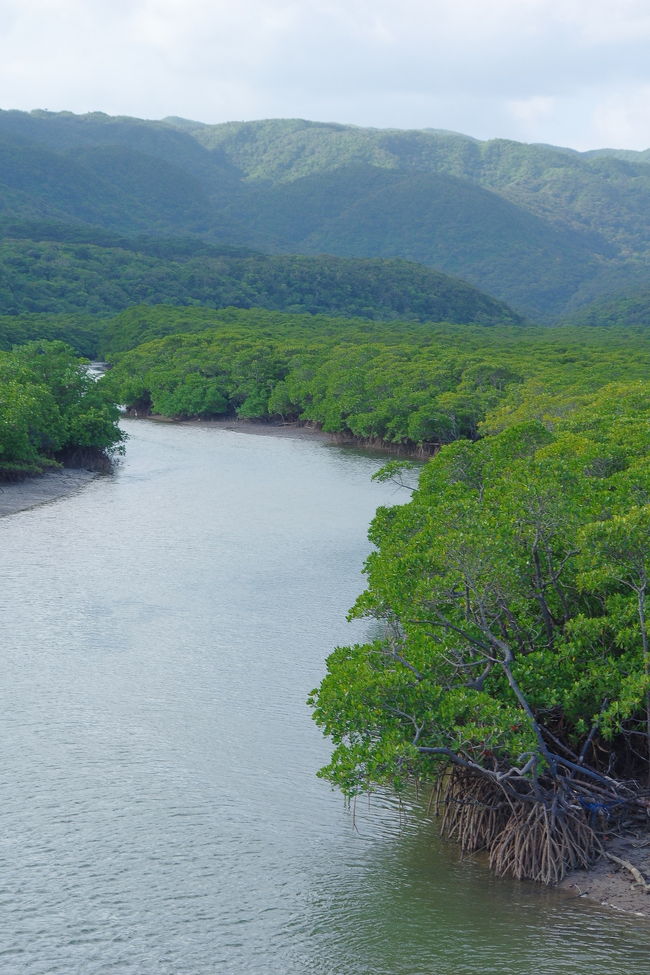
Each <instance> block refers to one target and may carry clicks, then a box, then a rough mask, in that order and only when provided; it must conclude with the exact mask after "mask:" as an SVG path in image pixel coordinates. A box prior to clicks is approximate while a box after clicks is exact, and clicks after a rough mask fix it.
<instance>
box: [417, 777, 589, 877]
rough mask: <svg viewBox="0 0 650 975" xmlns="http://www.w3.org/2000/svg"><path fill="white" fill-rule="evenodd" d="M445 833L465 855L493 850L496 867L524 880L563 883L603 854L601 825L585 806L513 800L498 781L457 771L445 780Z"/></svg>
mask: <svg viewBox="0 0 650 975" xmlns="http://www.w3.org/2000/svg"><path fill="white" fill-rule="evenodd" d="M436 810H437V812H438V813H441V815H442V830H443V832H444V833H445V835H447V836H448V837H450V838H452V839H454V840H456V842H458V843H459V845H460V847H461V849H462V850H463V852H472V851H476V850H487V852H488V854H489V861H490V867H491V868H492V869H493V870H494V871H495V872H496V873H497V874H499V875H501V876H505V875H509V876H512V877H515V878H516V879H518V880H524V879H527V880H534V881H537V882H539V883H543V884H557V883H559V881H560V880H562V878H563V876H564V875H565V873H566V872H567V870H572V869H575V868H585V869H586V868H588V867H589V866H590V865H591V864H592V863H593V862H594V861H595V860H596V859H597V858H598V857H599V856H600V855H601V854H602V852H603V850H602V845H601V842H600V839H599V835H598V831H597V828H596V825H595V824H594V823H592V822H590V820H589V818H588V815H587V813H586V811H585V810H584V809H583V808H582V807H581V806H580V804H579V803H575V804H574V803H570V802H568V801H566V800H564V801H562V802H560V801H559V799H558V796H557V795H556V796H555V797H554V798H552V799H549V800H548V801H546V800H545V799H544V798H535V799H531V797H530V796H526V797H524V798H523V799H522V800H517V799H512V798H511V797H510V796H507V795H506V794H505V793H504V791H503V790H502V789H501V788H500V787H499V786H498V785H497V784H496V783H495V782H494V781H492V780H489V779H483V778H481V777H479V776H476V775H472V774H468V773H467V772H465V771H464V770H462V769H461V770H459V769H453V770H451V771H450V772H448V773H447V774H446V775H445V776H444V777H443V779H441V780H440V783H439V786H438V791H437V795H436Z"/></svg>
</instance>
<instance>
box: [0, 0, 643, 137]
mask: <svg viewBox="0 0 650 975" xmlns="http://www.w3.org/2000/svg"><path fill="white" fill-rule="evenodd" d="M0 26H1V28H2V29H1V30H0V108H4V109H24V110H31V109H47V110H50V111H72V112H76V113H84V112H89V111H102V112H106V113H108V114H109V115H132V116H136V117H138V118H149V119H156V118H164V117H165V116H170V115H175V116H181V117H183V118H190V119H195V120H198V121H202V122H209V123H217V122H227V121H232V120H250V119H261V118H304V119H312V120H315V121H321V122H342V123H347V124H354V125H360V126H374V127H377V128H398V129H411V128H434V129H450V130H452V131H456V132H463V133H465V134H467V135H472V136H474V137H476V138H479V139H490V138H508V139H515V140H518V141H522V142H546V143H551V144H553V145H562V146H570V147H571V148H574V149H580V150H584V149H592V148H600V147H612V148H623V149H646V148H648V147H650V0H239V2H237V0H0Z"/></svg>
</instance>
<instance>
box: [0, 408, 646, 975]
mask: <svg viewBox="0 0 650 975" xmlns="http://www.w3.org/2000/svg"><path fill="white" fill-rule="evenodd" d="M125 426H126V428H127V430H128V433H129V435H130V437H131V439H130V441H129V446H128V450H127V455H126V458H125V460H124V462H123V463H122V465H121V467H120V470H119V472H118V473H117V475H115V476H114V477H102V478H98V479H97V480H95V481H93V482H92V483H91V484H90V485H89V486H87V487H86V488H84V490H82V491H81V492H79V493H78V494H76V495H73V496H69V497H67V498H64V499H60V500H58V501H56V502H53V503H51V504H46V505H42V506H40V507H38V508H34V509H31V510H29V511H24V512H21V513H18V514H15V515H12V516H10V517H7V518H4V519H2V520H0V545H1V546H2V548H1V551H2V587H1V590H0V601H1V602H2V604H3V606H2V616H1V620H2V623H1V625H2V643H1V653H2V682H1V690H0V695H1V700H0V730H1V733H2V759H1V765H0V767H1V784H2V800H1V802H0V827H1V828H0V972H2V973H3V975H100V973H101V975H104V973H106V975H109V973H111V975H222V973H223V975H276V973H277V975H452V973H453V975H479V973H480V975H529V973H533V972H535V973H537V975H564V973H566V975H569V973H571V975H574V973H575V972H584V973H587V975H601V973H602V975H605V973H607V975H623V973H626V975H628V973H630V975H643V973H646V972H649V971H650V927H649V926H648V925H647V923H645V922H643V921H639V920H638V919H635V918H625V917H617V916H615V915H614V916H612V915H611V914H609V913H608V912H605V911H604V910H602V909H600V908H598V907H597V906H593V905H589V904H585V903H584V902H583V901H578V900H573V899H569V898H567V896H566V895H564V894H561V893H558V892H556V891H549V890H544V889H541V888H538V887H536V886H534V885H532V884H522V883H513V882H510V881H504V880H497V879H495V878H494V877H492V876H491V875H490V874H489V873H488V872H487V871H486V870H485V868H484V867H483V866H482V864H481V863H477V862H474V861H472V860H466V861H460V862H459V861H458V859H457V856H456V851H455V850H454V849H453V848H450V847H448V846H446V845H445V844H444V843H441V842H440V840H439V838H438V836H437V833H436V829H435V825H434V824H432V823H431V822H430V821H429V820H428V819H427V817H426V815H425V812H424V810H422V809H420V808H419V807H418V805H417V803H415V804H414V808H409V809H401V808H400V807H399V805H398V804H397V803H396V802H395V801H394V800H392V799H391V798H390V797H387V796H382V795H376V796H374V797H372V799H371V800H370V801H367V800H363V801H359V802H358V803H357V806H356V810H355V811H354V817H353V815H352V811H351V810H347V809H346V808H345V807H344V804H343V802H342V800H341V798H340V796H339V795H337V794H336V793H335V792H333V791H332V790H331V789H330V788H329V786H328V785H327V784H326V783H324V782H322V781H321V780H319V779H317V778H316V775H315V773H316V770H317V769H318V768H319V766H321V765H322V764H324V763H325V762H326V760H327V757H328V753H329V746H328V743H327V742H326V741H325V740H323V739H322V737H321V735H320V732H319V731H318V729H317V728H316V727H315V726H314V725H313V722H312V721H311V719H310V716H309V711H308V709H307V707H306V705H305V698H306V696H307V694H308V692H309V690H310V689H311V688H312V687H313V686H315V685H316V684H317V683H318V681H319V680H320V678H321V676H322V674H323V670H324V660H325V657H326V655H327V653H328V652H329V650H330V649H331V648H332V647H333V646H334V645H335V644H336V643H341V642H350V641H354V640H355V639H356V640H358V639H362V638H363V635H364V624H362V623H359V622H357V623H355V624H348V623H346V622H345V613H346V611H347V609H348V608H349V606H350V605H351V603H352V602H353V600H354V597H355V595H356V594H357V593H358V592H359V591H360V590H361V588H362V587H363V577H362V576H361V574H360V567H361V564H362V562H363V559H364V557H365V554H366V553H367V551H368V542H367V541H366V537H365V533H366V528H367V524H368V521H369V519H370V517H371V516H372V513H373V511H374V509H375V508H376V506H377V505H378V504H386V503H388V504H394V503H398V502H399V501H401V500H402V497H401V496H400V494H399V493H397V492H396V489H394V488H393V487H392V486H390V485H385V484H376V483H373V482H371V480H370V475H371V474H372V472H373V471H374V470H375V469H376V468H377V467H378V466H379V464H380V463H381V461H380V460H379V459H377V458H375V457H373V456H369V455H364V454H362V453H359V452H355V451H349V450H346V449H344V448H340V447H336V446H332V445H330V444H327V443H325V442H323V441H320V440H312V439H305V438H302V439H301V438H297V439H294V438H291V437H280V436H257V435H251V434H246V433H239V432H231V431H228V430H225V429H218V428H215V427H207V426H206V427H202V426H201V425H200V424H197V425H194V426H178V425H173V424H155V423H151V422H146V421H126V422H125Z"/></svg>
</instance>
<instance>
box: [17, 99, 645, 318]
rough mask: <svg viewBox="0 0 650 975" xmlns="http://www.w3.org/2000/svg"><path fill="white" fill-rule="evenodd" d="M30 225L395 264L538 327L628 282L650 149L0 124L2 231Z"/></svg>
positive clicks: (90, 119)
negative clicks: (495, 302)
mask: <svg viewBox="0 0 650 975" xmlns="http://www.w3.org/2000/svg"><path fill="white" fill-rule="evenodd" d="M43 218H47V219H48V220H50V221H54V222H58V223H59V224H61V223H68V224H74V225H76V226H77V227H78V228H79V227H82V226H84V225H88V224H91V225H94V226H95V227H99V228H103V229H104V230H107V231H111V232H113V233H115V234H117V235H125V236H134V235H142V234H146V235H148V236H150V237H151V236H153V237H169V236H176V237H178V236H183V237H187V236H193V237H198V238H200V239H203V240H205V241H208V242H218V243H219V244H222V245H238V246H241V247H248V248H255V249H258V250H259V249H263V250H266V251H271V252H274V253H276V254H279V253H285V254H288V253H297V254H309V255H317V254H320V253H329V254H333V255H338V256H350V257H364V258H370V257H382V258H388V257H389V258H393V257H395V258H403V259H407V260H409V261H416V262H419V263H420V264H424V265H427V266H429V267H433V268H437V269H439V270H441V271H444V272H447V273H450V274H453V275H456V276H458V277H461V278H464V279H465V280H467V281H468V282H470V283H471V284H473V285H475V286H476V287H479V288H481V289H483V290H485V291H488V292H490V293H491V294H494V295H496V296H497V297H498V298H499V299H501V300H503V301H507V302H509V303H510V304H512V305H513V306H514V307H516V308H517V309H518V310H519V311H520V312H522V313H523V314H525V315H527V316H529V317H535V318H538V319H539V320H542V321H547V322H550V321H554V320H557V319H558V318H560V317H562V316H565V315H567V314H569V313H571V314H573V313H575V312H576V311H577V309H578V308H579V307H580V306H581V305H584V304H586V303H589V302H592V301H594V300H597V299H599V298H601V297H602V296H606V295H608V294H610V295H611V294H615V293H620V292H622V291H624V290H625V289H626V288H627V287H628V283H629V282H631V281H633V282H638V281H639V278H640V276H642V275H643V273H644V268H645V266H646V262H647V260H648V257H649V255H650V150H649V151H648V152H645V153H633V152H627V151H617V150H611V149H603V150H598V151H595V152H589V153H578V152H574V151H572V150H568V149H563V148H556V147H552V146H545V145H524V144H521V143H516V142H510V141H506V140H493V141H490V142H480V141H478V140H476V139H473V138H470V137H468V136H463V135H458V134H456V133H450V132H446V131H437V130H423V131H397V130H379V129H363V128H357V127H353V126H345V125H336V124H322V123H315V122H307V121H303V120H300V119H293V120H286V119H285V120H270V121H263V122H233V123H226V124H223V125H205V124H203V123H200V122H192V121H189V120H184V119H176V118H168V119H165V120H163V121H158V122H149V121H142V120H139V119H132V118H113V117H110V116H107V115H103V114H101V113H94V114H91V115H85V116H76V115H73V114H71V113H65V112H64V113H58V114H55V113H48V112H41V111H39V112H32V113H24V112H15V111H5V112H0V229H1V228H2V226H3V225H4V228H5V231H4V232H5V236H6V235H8V234H9V233H10V228H11V226H12V225H13V226H14V227H15V225H16V223H17V222H18V223H21V222H24V221H26V220H29V221H38V220H42V219H43Z"/></svg>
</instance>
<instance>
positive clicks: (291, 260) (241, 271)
mask: <svg viewBox="0 0 650 975" xmlns="http://www.w3.org/2000/svg"><path fill="white" fill-rule="evenodd" d="M16 229H18V228H14V232H15V231H16ZM63 229H64V228H60V227H58V226H57V225H55V226H54V228H52V229H51V230H48V228H47V227H41V226H40V225H36V226H35V227H33V229H31V230H30V231H29V232H31V233H35V234H37V233H39V231H40V232H41V233H50V234H53V235H54V236H55V237H59V236H62V235H63V234H62V230H63ZM24 232H25V233H26V232H27V230H25V231H24ZM86 236H87V237H88V238H89V239H88V240H87V241H86V242H83V243H81V242H78V243H72V242H69V241H67V240H64V241H60V240H58V239H55V240H49V239H44V240H35V241H34V240H28V239H22V238H17V239H16V238H12V239H5V240H4V241H0V281H1V282H2V283H1V286H0V315H5V316H8V315H22V316H23V319H25V313H30V314H36V313H38V314H46V313H47V314H55V313H56V314H57V315H61V314H62V313H67V314H69V315H71V316H72V315H74V316H75V317H74V319H72V320H71V326H72V328H73V329H74V328H78V326H79V324H80V315H79V313H80V312H84V313H86V315H91V316H100V315H103V316H106V315H108V314H111V313H115V312H117V311H121V310H123V309H126V308H128V307H129V306H132V305H137V304H140V303H146V304H161V303H168V304H173V305H181V306H182V305H186V306H194V305H204V306H209V307H211V308H222V307H226V306H230V305H233V306H238V307H241V308H250V307H253V306H261V307H265V308H269V309H276V310H286V311H290V312H308V313H311V314H319V313H327V314H335V315H347V316H356V315H358V316H360V317H362V318H370V319H378V320H389V319H395V318H405V319H409V320H414V321H451V322H459V323H460V322H462V323H465V322H473V323H476V324H481V325H494V324H521V323H522V318H521V316H520V315H517V314H516V313H515V312H513V311H512V310H511V309H510V308H508V307H507V306H506V305H504V304H503V303H501V302H499V301H496V300H495V299H493V298H490V297H489V296H488V295H486V294H483V293H481V292H480V291H478V290H477V289H476V288H473V287H471V286H470V285H468V284H466V283H465V282H464V281H460V280H458V279H454V278H450V277H448V276H447V275H446V274H441V273H439V272H438V271H433V270H431V269H430V268H425V267H422V266H421V265H418V264H414V263H410V262H407V261H403V260H346V259H345V258H336V257H326V256H321V257H288V256H278V257H269V256H266V255H263V254H253V253H250V252H244V253H240V252H238V251H236V250H234V249H233V248H230V249H228V248H223V247H222V248H219V247H215V246H212V247H210V246H208V245H206V244H202V242H201V241H191V240H189V241H188V240H165V239H161V240H158V241H153V240H144V239H142V238H139V239H138V240H131V241H127V240H117V241H111V240H110V238H109V240H108V241H106V240H105V234H103V233H102V232H101V231H100V232H97V234H96V237H97V238H98V240H97V242H94V241H93V239H92V236H93V235H92V234H91V233H89V232H88V233H87V235H86ZM0 341H2V331H0ZM140 341H142V339H140ZM132 344H137V343H132ZM123 347H124V346H123Z"/></svg>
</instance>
